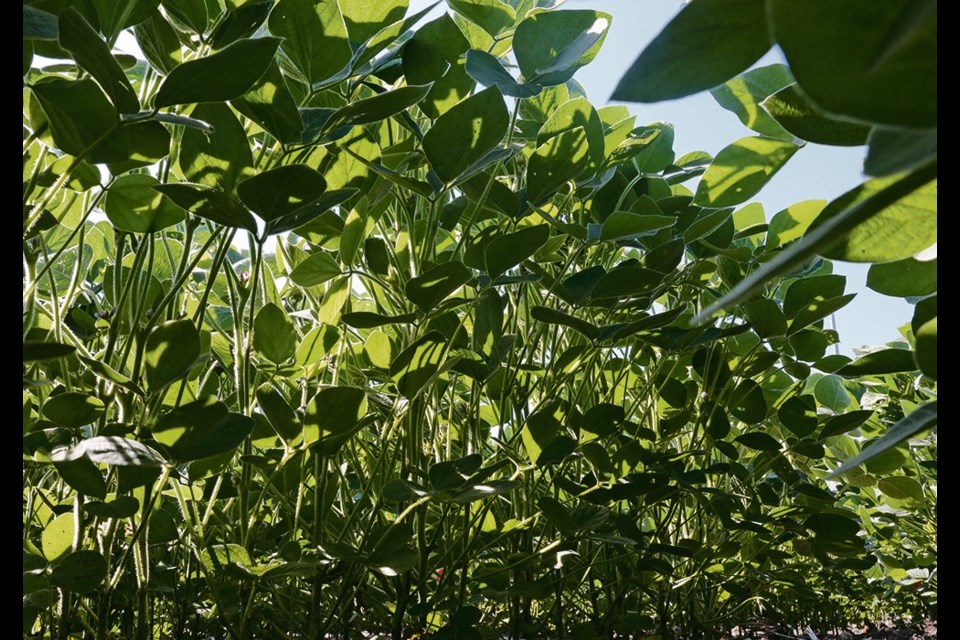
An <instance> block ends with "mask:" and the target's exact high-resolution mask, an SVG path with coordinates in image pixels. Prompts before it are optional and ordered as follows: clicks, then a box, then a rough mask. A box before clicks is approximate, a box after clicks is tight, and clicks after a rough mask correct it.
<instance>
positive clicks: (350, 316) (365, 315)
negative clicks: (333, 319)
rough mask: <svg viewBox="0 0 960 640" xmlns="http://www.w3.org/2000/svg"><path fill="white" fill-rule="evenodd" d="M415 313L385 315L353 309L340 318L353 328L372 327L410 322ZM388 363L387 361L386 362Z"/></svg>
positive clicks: (414, 317)
mask: <svg viewBox="0 0 960 640" xmlns="http://www.w3.org/2000/svg"><path fill="white" fill-rule="evenodd" d="M416 319H417V315H416V314H415V313H404V314H401V315H398V316H385V315H382V314H379V313H373V312H372V311H353V312H351V313H345V314H343V315H342V316H341V317H340V320H341V321H343V323H344V324H345V325H347V326H350V327H353V328H354V329H374V328H376V327H384V326H386V325H388V324H410V323H412V322H414V321H416ZM388 364H389V363H388Z"/></svg>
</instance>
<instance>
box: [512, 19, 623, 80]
mask: <svg viewBox="0 0 960 640" xmlns="http://www.w3.org/2000/svg"><path fill="white" fill-rule="evenodd" d="M610 22H611V17H610V14H607V13H603V12H602V11H589V10H567V11H550V12H544V13H535V14H533V15H530V16H528V17H527V18H526V19H525V20H524V21H523V22H521V23H520V24H519V25H517V30H516V31H515V32H514V34H513V51H514V55H515V56H516V58H517V64H518V65H519V67H520V71H521V73H523V77H524V80H525V81H526V82H535V83H537V84H539V85H543V86H551V85H557V84H563V83H564V82H566V81H567V80H569V79H570V78H572V77H573V74H574V73H575V72H576V71H577V69H579V68H580V67H583V66H584V65H587V64H589V63H590V62H591V61H593V59H594V58H595V57H596V56H597V53H599V51H600V47H601V45H602V44H603V39H604V37H606V34H607V29H608V28H609V27H610Z"/></svg>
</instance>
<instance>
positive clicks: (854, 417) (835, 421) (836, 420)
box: [819, 352, 909, 440]
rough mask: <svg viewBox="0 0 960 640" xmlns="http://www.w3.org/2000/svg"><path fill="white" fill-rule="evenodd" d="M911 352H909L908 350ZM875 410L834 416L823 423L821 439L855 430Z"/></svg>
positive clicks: (849, 412)
mask: <svg viewBox="0 0 960 640" xmlns="http://www.w3.org/2000/svg"><path fill="white" fill-rule="evenodd" d="M908 353H909V352H908ZM872 415H873V411H848V412H847V413H841V414H840V415H838V416H832V417H831V418H829V419H828V420H827V422H826V424H824V425H823V431H821V432H820V437H819V439H820V440H824V439H826V438H832V437H834V436H839V435H842V434H844V433H847V432H848V431H853V430H854V429H856V428H857V427H859V426H860V425H862V424H863V423H864V422H866V421H867V420H868V419H869V418H870V416H872Z"/></svg>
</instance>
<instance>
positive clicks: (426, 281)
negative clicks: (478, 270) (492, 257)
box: [404, 261, 473, 313]
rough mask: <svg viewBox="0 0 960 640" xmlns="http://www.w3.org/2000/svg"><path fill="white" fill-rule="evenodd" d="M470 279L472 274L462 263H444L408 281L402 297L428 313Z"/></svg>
mask: <svg viewBox="0 0 960 640" xmlns="http://www.w3.org/2000/svg"><path fill="white" fill-rule="evenodd" d="M472 278H473V272H471V271H470V269H468V268H467V267H465V266H464V265H463V263H462V262H458V261H452V262H444V263H443V264H439V265H437V266H436V267H434V268H432V269H428V270H427V271H425V272H423V273H422V274H420V275H419V276H417V277H415V278H411V279H410V280H408V281H407V286H406V287H405V288H404V295H406V296H407V299H408V300H410V301H411V302H412V303H413V304H415V305H417V307H418V308H419V309H420V310H421V311H422V312H424V313H429V312H430V311H432V310H433V309H434V308H435V307H436V306H437V305H438V304H439V303H440V302H442V301H443V299H444V298H446V297H447V296H448V295H450V294H451V293H453V292H454V291H456V290H457V289H459V288H460V287H462V286H463V285H465V284H466V283H467V282H469V281H470V280H471V279H472Z"/></svg>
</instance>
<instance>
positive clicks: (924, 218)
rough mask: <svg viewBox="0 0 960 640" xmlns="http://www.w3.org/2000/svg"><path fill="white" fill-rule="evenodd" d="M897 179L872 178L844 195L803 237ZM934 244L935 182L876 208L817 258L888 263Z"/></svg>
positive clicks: (935, 238) (815, 221)
mask: <svg viewBox="0 0 960 640" xmlns="http://www.w3.org/2000/svg"><path fill="white" fill-rule="evenodd" d="M899 177H900V176H893V177H890V178H873V179H872V180H868V181H867V182H864V183H863V184H862V185H860V186H859V187H856V188H855V189H852V190H851V191H848V192H847V193H845V194H843V195H842V196H840V197H839V198H837V199H836V200H834V201H833V202H831V203H830V204H828V205H827V206H826V208H825V209H824V210H823V211H822V212H821V213H820V215H819V216H817V219H816V220H814V222H813V224H812V225H811V226H810V229H809V230H808V231H807V233H808V234H809V233H811V232H813V231H815V230H818V229H820V228H823V227H824V226H825V225H826V224H827V223H829V222H830V221H831V220H832V219H833V218H835V217H838V216H840V215H841V214H842V213H843V212H845V211H848V210H849V209H851V208H853V207H856V206H858V205H862V204H865V203H866V202H868V201H869V200H870V199H872V198H874V197H875V196H877V195H878V194H880V193H882V192H884V191H885V190H886V189H888V188H890V187H891V186H893V185H894V184H895V183H897V181H898V178H899ZM936 241H937V181H936V179H934V180H932V181H929V182H927V183H926V184H925V185H924V186H922V187H921V188H919V189H916V190H914V191H912V192H910V193H908V194H907V195H905V196H903V197H901V198H898V199H896V200H895V201H894V202H892V203H890V204H887V205H886V206H884V207H882V208H878V209H877V210H876V211H875V212H874V213H873V215H871V216H870V217H869V219H866V220H864V221H862V222H860V223H859V224H857V225H856V226H855V227H853V228H852V229H851V230H850V231H849V233H847V234H846V235H845V237H844V238H843V240H841V241H839V242H837V243H836V245H835V246H834V247H832V248H830V249H828V250H824V251H822V252H821V254H822V255H823V256H825V257H827V258H831V259H834V260H846V261H849V262H889V261H892V260H901V259H904V258H908V257H910V256H912V255H914V254H915V253H918V252H920V251H922V250H924V249H926V248H927V247H929V246H931V245H932V244H933V243H934V242H936Z"/></svg>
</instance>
